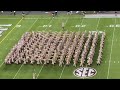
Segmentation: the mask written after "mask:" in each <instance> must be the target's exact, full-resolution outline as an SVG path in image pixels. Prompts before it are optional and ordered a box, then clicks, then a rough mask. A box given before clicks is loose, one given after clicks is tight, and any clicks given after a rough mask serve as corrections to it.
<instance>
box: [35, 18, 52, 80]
mask: <svg viewBox="0 0 120 90" xmlns="http://www.w3.org/2000/svg"><path fill="white" fill-rule="evenodd" d="M52 21H53V18H52V19H51V20H50V22H49V23H48V25H50V23H51V22H52ZM47 28H48V27H46V29H47ZM46 29H45V30H46ZM45 30H44V31H45ZM43 67H44V64H43V65H42V67H41V69H40V70H39V72H38V74H37V77H36V79H37V78H38V76H39V74H40V73H41V71H42V69H43Z"/></svg>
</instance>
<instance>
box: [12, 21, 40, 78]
mask: <svg viewBox="0 0 120 90" xmlns="http://www.w3.org/2000/svg"><path fill="white" fill-rule="evenodd" d="M37 20H38V19H36V20H35V22H34V23H33V24H32V25H31V27H30V28H29V29H28V30H27V31H29V30H30V29H31V28H32V27H33V25H34V24H35V23H36V22H37ZM22 66H23V64H22V65H21V66H20V68H19V70H18V71H17V73H16V74H15V76H14V78H13V79H15V77H16V76H17V74H18V73H19V71H20V70H21V68H22Z"/></svg>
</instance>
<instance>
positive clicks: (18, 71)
mask: <svg viewBox="0 0 120 90" xmlns="http://www.w3.org/2000/svg"><path fill="white" fill-rule="evenodd" d="M23 65H24V64H22V65H21V66H20V68H19V70H18V71H17V73H16V74H15V76H14V77H13V79H15V77H16V76H17V74H18V73H19V71H20V70H21V68H22V67H23Z"/></svg>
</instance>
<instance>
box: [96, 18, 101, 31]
mask: <svg viewBox="0 0 120 90" xmlns="http://www.w3.org/2000/svg"><path fill="white" fill-rule="evenodd" d="M99 23H100V18H99V19H98V23H97V26H96V30H97V31H98V26H99Z"/></svg>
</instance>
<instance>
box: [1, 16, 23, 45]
mask: <svg viewBox="0 0 120 90" xmlns="http://www.w3.org/2000/svg"><path fill="white" fill-rule="evenodd" d="M22 19H23V18H22ZM22 19H20V21H19V22H18V23H17V24H16V25H18V24H19V23H20V22H21V21H22ZM16 25H15V26H16ZM15 26H14V27H13V29H12V30H10V32H9V33H7V35H6V36H5V37H4V38H3V39H2V40H1V41H0V44H1V43H2V42H3V41H4V40H5V38H6V37H7V36H8V35H9V34H10V33H11V32H12V31H13V30H14V29H15Z"/></svg>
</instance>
